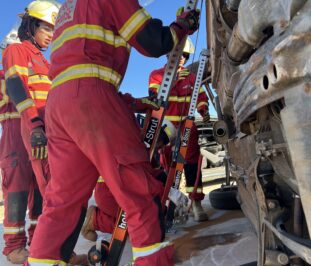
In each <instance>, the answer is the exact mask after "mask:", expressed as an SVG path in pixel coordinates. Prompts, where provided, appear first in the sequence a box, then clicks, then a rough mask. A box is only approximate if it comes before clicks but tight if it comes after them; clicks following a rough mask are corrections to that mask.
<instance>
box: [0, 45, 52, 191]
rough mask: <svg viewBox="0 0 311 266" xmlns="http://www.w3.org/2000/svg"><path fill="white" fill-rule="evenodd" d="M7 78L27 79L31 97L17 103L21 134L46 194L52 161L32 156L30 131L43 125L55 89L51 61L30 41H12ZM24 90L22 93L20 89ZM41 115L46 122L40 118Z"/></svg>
mask: <svg viewBox="0 0 311 266" xmlns="http://www.w3.org/2000/svg"><path fill="white" fill-rule="evenodd" d="M2 60H3V68H4V71H5V79H8V78H10V77H12V76H16V75H17V76H19V77H20V79H21V80H22V81H23V84H24V88H25V94H26V96H27V98H26V99H25V100H23V101H22V102H20V103H18V104H17V105H16V109H17V110H18V112H19V113H20V115H21V134H22V138H23V141H24V145H25V147H26V150H27V151H28V155H29V158H30V160H31V164H32V168H33V171H34V173H35V175H36V179H37V183H38V186H39V189H40V192H41V194H42V195H44V190H45V187H46V184H47V182H48V180H49V179H50V174H49V169H48V162H47V159H45V160H38V159H35V158H33V157H32V155H31V145H30V133H31V130H32V129H33V128H35V127H37V126H41V125H42V126H43V125H44V124H43V120H44V108H45V103H46V99H47V95H48V91H49V90H50V88H51V81H50V80H49V78H48V70H49V63H48V62H47V60H46V59H45V58H44V57H43V55H42V53H41V52H40V50H39V49H38V48H37V47H35V46H34V45H33V44H32V43H31V42H30V41H23V42H22V43H16V44H11V45H10V46H8V48H7V49H6V50H5V51H4V53H3V59H2ZM16 93H20V92H16ZM37 117H40V118H41V120H42V121H40V120H36V118H37Z"/></svg>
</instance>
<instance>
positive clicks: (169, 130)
mask: <svg viewBox="0 0 311 266" xmlns="http://www.w3.org/2000/svg"><path fill="white" fill-rule="evenodd" d="M162 129H163V131H164V133H165V134H166V136H167V138H168V139H169V141H170V143H171V144H174V143H175V139H176V136H177V130H176V128H175V126H174V125H173V123H172V122H171V121H169V120H167V119H165V118H164V119H163V123H162Z"/></svg>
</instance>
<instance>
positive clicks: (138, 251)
mask: <svg viewBox="0 0 311 266" xmlns="http://www.w3.org/2000/svg"><path fill="white" fill-rule="evenodd" d="M169 245H171V243H170V242H162V243H156V244H153V245H150V246H146V247H142V248H136V247H133V249H132V250H133V259H134V261H135V260H136V259H137V258H139V257H146V256H149V255H151V254H154V253H156V252H158V251H159V250H161V249H162V248H165V247H167V246H169Z"/></svg>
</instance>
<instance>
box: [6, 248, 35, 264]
mask: <svg viewBox="0 0 311 266" xmlns="http://www.w3.org/2000/svg"><path fill="white" fill-rule="evenodd" d="M28 255H29V252H28V250H27V249H25V248H18V249H15V250H13V251H12V252H11V253H9V254H8V255H7V256H6V258H7V260H8V261H9V262H11V263H13V264H23V263H24V261H25V260H26V259H27V258H28Z"/></svg>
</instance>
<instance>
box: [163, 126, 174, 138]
mask: <svg viewBox="0 0 311 266" xmlns="http://www.w3.org/2000/svg"><path fill="white" fill-rule="evenodd" d="M164 132H165V133H166V135H167V136H168V137H170V136H172V131H171V129H170V128H169V127H165V128H164Z"/></svg>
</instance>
